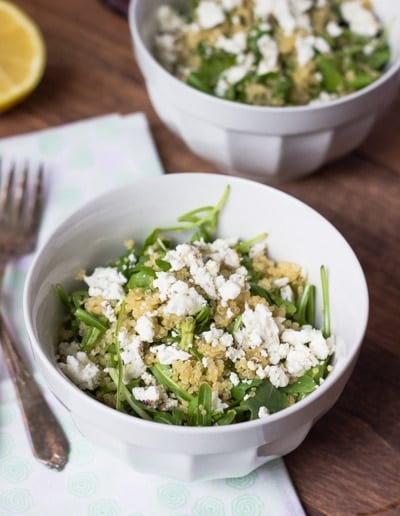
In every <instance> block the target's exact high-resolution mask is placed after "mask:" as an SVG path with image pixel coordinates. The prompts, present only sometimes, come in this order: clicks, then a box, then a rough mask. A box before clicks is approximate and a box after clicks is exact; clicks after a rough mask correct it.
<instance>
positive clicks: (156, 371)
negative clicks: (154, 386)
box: [151, 364, 193, 401]
mask: <svg viewBox="0 0 400 516" xmlns="http://www.w3.org/2000/svg"><path fill="white" fill-rule="evenodd" d="M151 372H152V374H153V376H155V378H156V380H157V381H158V383H161V384H162V385H165V386H166V387H167V388H168V389H169V390H170V391H171V392H173V393H174V394H176V396H177V397H178V398H180V399H183V400H186V401H191V400H192V399H193V396H192V395H191V394H189V393H188V392H187V391H185V390H184V389H182V388H181V387H179V385H178V384H177V383H176V382H174V380H172V378H171V368H170V367H169V366H167V365H162V364H154V365H153V367H152V368H151Z"/></svg>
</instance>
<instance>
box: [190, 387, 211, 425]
mask: <svg viewBox="0 0 400 516" xmlns="http://www.w3.org/2000/svg"><path fill="white" fill-rule="evenodd" d="M211 411H212V390H211V387H210V386H209V385H208V383H202V384H201V385H200V388H199V392H198V394H197V396H196V397H195V398H194V399H193V400H192V401H191V403H190V413H189V425H191V426H210V425H211V422H212V414H211Z"/></svg>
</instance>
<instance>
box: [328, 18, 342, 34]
mask: <svg viewBox="0 0 400 516" xmlns="http://www.w3.org/2000/svg"><path fill="white" fill-rule="evenodd" d="M326 32H327V33H328V34H329V36H330V37H331V38H338V37H339V36H341V35H342V34H343V29H342V27H341V26H340V25H338V24H337V23H336V22H334V21H330V22H329V23H328V24H327V26H326Z"/></svg>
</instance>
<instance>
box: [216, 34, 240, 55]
mask: <svg viewBox="0 0 400 516" xmlns="http://www.w3.org/2000/svg"><path fill="white" fill-rule="evenodd" d="M214 46H215V48H219V49H221V50H224V51H225V52H228V53H229V54H236V55H237V54H240V53H241V52H244V51H245V50H246V47H247V36H246V34H245V33H244V32H242V31H240V32H236V33H235V34H234V35H233V36H232V37H231V38H226V37H225V36H219V37H218V39H217V41H216V42H215V45H214Z"/></svg>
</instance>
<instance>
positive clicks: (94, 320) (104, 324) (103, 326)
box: [74, 308, 109, 333]
mask: <svg viewBox="0 0 400 516" xmlns="http://www.w3.org/2000/svg"><path fill="white" fill-rule="evenodd" d="M74 315H75V317H76V318H77V319H79V320H80V321H82V322H83V323H85V324H86V326H93V327H94V328H97V329H98V330H99V331H100V332H101V333H104V332H105V331H106V330H107V329H108V326H109V323H108V320H107V319H106V318H105V317H103V316H101V315H95V314H92V313H90V312H88V311H87V310H84V309H83V308H77V309H76V310H75V312H74Z"/></svg>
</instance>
